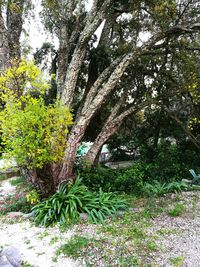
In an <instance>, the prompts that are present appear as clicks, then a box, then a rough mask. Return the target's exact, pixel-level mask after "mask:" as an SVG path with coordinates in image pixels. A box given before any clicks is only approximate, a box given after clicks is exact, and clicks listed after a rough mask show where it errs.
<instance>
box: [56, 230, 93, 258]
mask: <svg viewBox="0 0 200 267" xmlns="http://www.w3.org/2000/svg"><path fill="white" fill-rule="evenodd" d="M93 242H96V240H93V239H89V238H86V237H83V236H78V235H75V236H73V237H72V238H71V239H70V240H69V241H68V242H67V243H66V244H64V245H62V246H61V247H60V248H59V249H58V250H57V252H56V255H60V254H61V253H62V254H64V255H65V256H68V257H72V258H77V257H80V256H81V254H82V253H81V252H83V251H84V250H85V249H87V248H88V247H89V246H91V245H92V243H93Z"/></svg>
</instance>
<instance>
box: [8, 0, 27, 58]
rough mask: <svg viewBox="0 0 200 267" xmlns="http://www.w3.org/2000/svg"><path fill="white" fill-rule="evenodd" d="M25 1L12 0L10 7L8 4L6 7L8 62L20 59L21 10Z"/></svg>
mask: <svg viewBox="0 0 200 267" xmlns="http://www.w3.org/2000/svg"><path fill="white" fill-rule="evenodd" d="M24 3H25V0H14V1H12V5H11V4H9V3H8V6H7V31H8V45H9V57H10V60H13V59H20V57H21V47H20V35H21V32H22V24H23V19H22V15H23V10H24Z"/></svg>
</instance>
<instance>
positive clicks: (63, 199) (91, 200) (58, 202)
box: [33, 178, 127, 226]
mask: <svg viewBox="0 0 200 267" xmlns="http://www.w3.org/2000/svg"><path fill="white" fill-rule="evenodd" d="M126 207H127V204H126V202H125V201H124V200H122V199H121V198H119V197H118V196H115V195H114V194H113V193H105V192H103V191H102V190H101V189H100V190H99V192H98V193H92V192H90V191H89V190H88V188H87V187H86V186H85V185H83V184H82V181H81V179H80V178H77V179H76V180H75V182H74V184H71V183H69V182H68V183H64V184H61V186H60V187H59V189H58V191H57V192H56V193H55V194H54V195H53V196H51V197H50V198H48V199H46V200H45V201H44V202H41V203H38V204H37V205H36V206H35V207H34V208H33V210H34V211H35V215H36V217H35V222H36V223H38V224H43V225H45V226H49V225H51V224H54V223H57V222H59V223H60V224H65V223H71V222H75V221H77V220H78V219H79V214H80V213H81V212H87V213H88V215H89V218H90V220H91V221H92V222H94V223H97V222H103V221H104V220H105V218H106V217H107V216H112V215H114V214H115V213H116V211H117V210H118V209H126Z"/></svg>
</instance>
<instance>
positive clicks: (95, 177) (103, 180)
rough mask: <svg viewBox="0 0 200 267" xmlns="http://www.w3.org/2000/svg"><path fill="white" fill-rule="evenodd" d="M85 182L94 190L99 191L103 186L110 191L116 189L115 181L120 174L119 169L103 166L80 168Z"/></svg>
mask: <svg viewBox="0 0 200 267" xmlns="http://www.w3.org/2000/svg"><path fill="white" fill-rule="evenodd" d="M79 172H80V174H81V178H82V181H83V183H84V184H85V185H86V186H87V187H88V188H89V189H91V190H92V191H99V189H100V188H102V189H103V190H104V191H106V192H108V191H109V190H111V191H116V190H117V188H116V187H115V181H116V179H117V176H118V175H119V171H116V170H112V169H110V168H105V167H102V166H98V167H93V168H88V167H87V166H84V167H83V168H82V169H80V170H79Z"/></svg>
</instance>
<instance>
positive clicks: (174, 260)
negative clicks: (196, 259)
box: [170, 256, 185, 267]
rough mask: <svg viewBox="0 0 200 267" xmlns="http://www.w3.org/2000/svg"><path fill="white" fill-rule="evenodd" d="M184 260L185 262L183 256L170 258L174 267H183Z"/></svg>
mask: <svg viewBox="0 0 200 267" xmlns="http://www.w3.org/2000/svg"><path fill="white" fill-rule="evenodd" d="M184 260H185V257H184V256H178V257H174V258H170V262H171V264H173V265H174V266H176V267H181V266H183V264H184Z"/></svg>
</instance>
